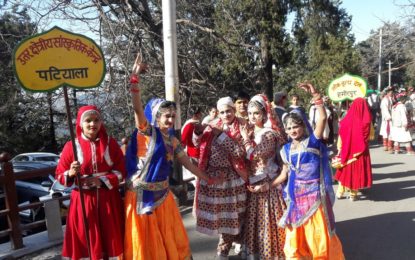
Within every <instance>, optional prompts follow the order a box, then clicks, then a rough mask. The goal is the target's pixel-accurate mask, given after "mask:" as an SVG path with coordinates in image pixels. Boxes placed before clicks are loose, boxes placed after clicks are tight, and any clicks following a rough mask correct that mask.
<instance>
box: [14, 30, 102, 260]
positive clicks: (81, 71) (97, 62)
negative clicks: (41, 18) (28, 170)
mask: <svg viewBox="0 0 415 260" xmlns="http://www.w3.org/2000/svg"><path fill="white" fill-rule="evenodd" d="M13 67H14V71H15V74H16V78H17V80H18V82H19V84H20V85H21V86H22V88H24V89H26V90H28V91H33V92H45V91H52V90H55V89H58V88H60V87H63V91H64V98H65V106H66V114H67V118H68V126H69V132H70V135H71V140H72V149H73V154H74V160H75V161H77V160H78V156H77V151H76V144H75V135H74V131H73V125H72V118H71V111H70V105H69V98H68V90H67V87H73V88H77V89H84V88H94V87H98V86H99V85H100V84H101V82H102V81H103V79H104V76H105V60H104V55H103V54H102V51H101V49H100V48H99V46H98V45H97V44H96V43H95V42H94V41H93V40H92V39H90V38H88V37H85V36H83V35H80V34H74V33H71V32H69V31H66V30H63V29H61V28H59V27H53V28H52V29H50V30H48V31H46V32H43V33H40V34H36V35H34V36H31V37H28V38H26V39H23V40H22V41H21V42H20V43H19V45H18V46H17V47H16V48H15V50H14V56H13ZM76 179H77V182H78V184H80V183H81V182H80V180H81V176H80V173H78V174H77V176H76ZM79 193H80V197H81V205H82V217H83V224H84V228H85V237H86V240H87V246H88V253H89V256H91V243H90V238H89V233H88V230H89V229H88V222H87V221H86V212H85V203H84V196H83V195H84V194H83V190H82V188H81V185H79Z"/></svg>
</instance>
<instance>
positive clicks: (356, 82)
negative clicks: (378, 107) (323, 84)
mask: <svg viewBox="0 0 415 260" xmlns="http://www.w3.org/2000/svg"><path fill="white" fill-rule="evenodd" d="M366 91H367V83H366V81H365V80H364V79H363V78H361V77H359V76H355V75H350V74H347V73H346V74H344V75H343V76H341V77H339V78H337V79H335V80H333V81H332V82H331V83H330V85H329V89H328V95H329V98H330V99H331V100H332V101H335V102H340V101H343V100H346V99H348V100H354V99H356V98H358V97H365V96H366Z"/></svg>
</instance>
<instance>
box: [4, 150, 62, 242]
mask: <svg viewBox="0 0 415 260" xmlns="http://www.w3.org/2000/svg"><path fill="white" fill-rule="evenodd" d="M0 163H1V173H0V188H1V189H2V190H3V192H4V200H5V208H4V209H1V208H0V218H4V217H6V219H7V228H6V229H5V230H1V231H0V238H3V237H7V236H9V238H10V243H11V247H12V248H11V249H12V250H17V249H20V248H23V247H24V244H23V233H24V232H27V231H30V230H33V229H35V228H39V227H45V226H46V228H47V230H48V235H49V239H59V238H61V237H62V218H63V219H64V218H65V216H61V212H60V202H61V201H63V200H67V199H69V196H62V197H59V198H51V199H50V200H46V201H36V202H31V203H28V204H25V205H20V206H19V203H18V193H17V189H16V181H17V180H27V179H30V178H33V177H44V176H48V175H50V174H51V175H54V174H55V169H56V167H50V168H45V169H38V170H28V171H21V172H14V171H13V165H12V163H11V162H10V156H9V155H8V154H7V153H2V154H0ZM40 207H43V208H44V209H45V218H44V219H41V220H37V221H34V222H31V223H27V224H23V223H22V221H21V218H20V215H19V212H20V211H23V210H28V209H38V208H40ZM59 231H60V232H59Z"/></svg>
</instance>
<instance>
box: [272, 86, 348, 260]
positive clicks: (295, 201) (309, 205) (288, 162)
mask: <svg viewBox="0 0 415 260" xmlns="http://www.w3.org/2000/svg"><path fill="white" fill-rule="evenodd" d="M299 87H301V88H303V89H305V90H306V91H307V92H309V93H311V94H312V95H313V99H314V104H315V105H316V106H317V109H318V112H319V113H320V115H321V117H320V118H319V119H318V121H317V122H316V127H315V129H314V131H313V129H312V128H311V126H310V124H309V123H308V121H307V118H306V116H305V114H303V113H301V112H300V111H298V112H297V111H294V112H290V113H288V115H287V116H285V117H284V127H285V131H286V133H287V134H288V136H289V137H290V138H291V139H292V141H291V142H289V143H287V144H285V145H284V146H283V148H282V149H281V152H280V153H281V157H282V160H283V162H284V165H283V169H282V171H281V174H280V175H279V176H278V177H277V178H276V179H275V181H274V182H273V186H276V185H279V184H281V183H282V182H284V181H285V180H287V184H286V186H285V188H284V199H285V202H286V204H287V209H286V210H285V212H284V215H283V216H282V218H281V220H280V221H279V225H280V226H281V227H285V232H286V233H285V234H286V239H285V245H284V253H285V257H286V259H330V260H343V259H344V255H343V251H342V245H341V242H340V240H339V238H338V237H337V235H336V231H335V228H334V214H333V203H334V191H333V187H332V179H331V178H332V176H331V169H330V166H329V160H328V155H327V148H326V146H325V145H324V144H323V143H322V140H321V138H322V135H323V131H324V126H325V120H326V111H325V109H324V107H323V100H322V99H321V95H320V94H319V93H318V92H317V91H316V89H315V88H314V87H313V86H312V85H311V84H309V83H302V84H300V85H299Z"/></svg>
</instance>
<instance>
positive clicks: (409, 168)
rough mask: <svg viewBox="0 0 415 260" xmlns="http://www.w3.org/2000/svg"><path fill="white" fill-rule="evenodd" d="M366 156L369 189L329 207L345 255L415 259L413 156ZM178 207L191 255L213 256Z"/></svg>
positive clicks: (365, 259)
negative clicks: (369, 163)
mask: <svg viewBox="0 0 415 260" xmlns="http://www.w3.org/2000/svg"><path fill="white" fill-rule="evenodd" d="M371 156H372V167H373V179H374V185H373V187H372V189H370V190H368V191H367V192H365V193H364V194H362V196H361V197H360V200H358V201H355V202H352V201H349V200H347V199H343V200H338V201H337V202H336V204H335V207H334V211H335V215H336V221H337V224H336V228H337V233H338V235H339V237H340V239H341V241H342V243H343V250H344V253H345V256H346V259H351V260H391V259H392V260H394V259H399V260H406V259H408V260H409V259H415V166H414V165H415V164H414V161H415V156H409V155H405V154H399V155H390V154H387V153H385V152H383V151H382V148H381V147H379V146H372V147H371ZM335 188H336V187H335ZM181 209H182V215H183V221H184V224H185V226H186V229H187V232H188V235H189V238H190V244H191V248H192V252H193V257H194V259H196V260H198V259H201V260H204V259H214V257H215V249H216V244H217V240H218V238H217V237H209V236H205V235H202V234H200V233H198V232H196V231H195V222H194V219H193V217H192V214H191V208H190V207H182V208H181ZM59 252H60V247H59V246H58V247H54V248H51V249H49V250H45V251H42V252H38V253H35V254H32V255H28V256H26V257H25V258H24V259H38V260H40V259H60V256H59ZM230 259H232V260H236V259H239V257H238V256H231V257H230Z"/></svg>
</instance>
